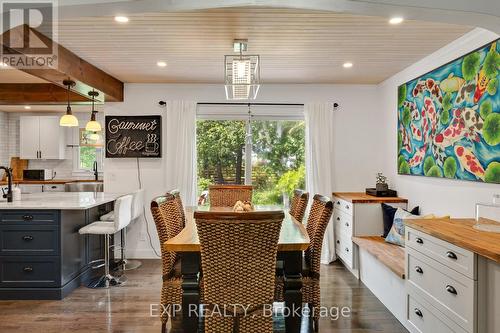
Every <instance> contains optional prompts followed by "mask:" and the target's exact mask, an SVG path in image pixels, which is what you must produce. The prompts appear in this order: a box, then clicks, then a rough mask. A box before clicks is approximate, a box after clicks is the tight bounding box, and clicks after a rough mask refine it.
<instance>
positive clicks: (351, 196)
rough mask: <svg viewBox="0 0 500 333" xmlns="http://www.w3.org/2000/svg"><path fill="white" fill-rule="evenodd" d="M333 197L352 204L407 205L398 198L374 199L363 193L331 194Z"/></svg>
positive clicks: (374, 197)
mask: <svg viewBox="0 0 500 333" xmlns="http://www.w3.org/2000/svg"><path fill="white" fill-rule="evenodd" d="M332 195H333V196H334V197H337V198H340V199H342V200H345V201H349V202H352V203H407V202H408V199H404V198H400V197H376V196H373V195H369V194H366V193H363V192H333V193H332Z"/></svg>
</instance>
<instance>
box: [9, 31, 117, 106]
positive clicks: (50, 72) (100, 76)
mask: <svg viewBox="0 0 500 333" xmlns="http://www.w3.org/2000/svg"><path fill="white" fill-rule="evenodd" d="M26 30H29V32H30V33H33V34H34V35H35V36H36V37H38V38H39V39H40V40H41V41H42V42H44V43H45V44H46V45H49V44H51V43H53V44H54V47H55V48H57V66H56V67H55V68H46V69H36V68H35V69H28V68H18V69H19V70H21V71H23V72H25V73H28V74H31V75H33V76H36V77H38V78H40V79H43V80H45V81H48V82H51V83H53V84H56V85H58V86H61V87H64V85H63V83H62V82H63V80H66V79H71V80H73V81H75V83H76V85H75V86H74V87H73V88H72V90H73V91H75V92H76V93H78V94H80V95H82V96H88V92H89V91H91V90H93V89H94V90H97V91H98V92H99V96H98V97H97V98H96V100H97V101H99V102H104V101H106V102H122V101H123V82H121V81H120V80H118V79H116V78H115V77H113V76H111V75H109V74H108V73H106V72H104V71H103V70H101V69H99V68H97V67H95V66H94V65H92V64H90V63H88V62H87V61H85V60H83V59H82V58H80V57H78V56H77V55H76V54H74V53H73V52H71V51H70V50H68V49H67V48H65V47H64V46H62V45H59V44H57V43H56V42H54V41H52V40H51V39H50V38H48V37H47V36H45V35H43V34H42V33H40V32H38V31H37V30H35V29H33V28H30V27H28V26H27V25H20V26H17V27H15V28H12V29H10V30H7V31H5V32H4V33H3V34H2V36H1V38H0V43H1V44H2V46H3V47H4V48H7V49H8V50H9V51H10V52H15V53H18V54H22V53H20V52H18V51H16V50H15V49H14V48H11V47H10V45H11V43H12V45H24V39H25V38H24V36H26V34H25V31H26ZM23 55H24V56H26V57H28V58H30V59H33V58H34V57H33V56H32V55H29V54H23ZM2 60H4V59H2ZM4 62H5V61H4ZM7 64H9V62H7ZM13 67H14V68H16V67H15V66H13Z"/></svg>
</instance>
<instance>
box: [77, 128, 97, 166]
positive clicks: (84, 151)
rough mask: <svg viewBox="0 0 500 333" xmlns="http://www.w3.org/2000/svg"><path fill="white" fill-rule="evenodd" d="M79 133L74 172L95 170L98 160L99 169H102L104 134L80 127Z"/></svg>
mask: <svg viewBox="0 0 500 333" xmlns="http://www.w3.org/2000/svg"><path fill="white" fill-rule="evenodd" d="M77 133H78V141H77V142H78V145H76V147H75V149H74V151H75V153H74V156H73V158H74V161H75V162H74V163H73V172H74V173H88V172H92V171H93V170H94V163H95V162H96V161H97V169H98V170H102V165H103V153H104V151H103V138H102V134H96V133H93V132H88V131H86V130H85V129H84V128H80V129H79V131H77Z"/></svg>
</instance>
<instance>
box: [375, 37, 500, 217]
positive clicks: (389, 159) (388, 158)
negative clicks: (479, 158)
mask: <svg viewBox="0 0 500 333" xmlns="http://www.w3.org/2000/svg"><path fill="white" fill-rule="evenodd" d="M498 37H499V36H498V35H496V34H494V33H492V32H489V31H487V30H483V29H475V30H473V31H471V32H470V33H468V34H466V35H464V36H463V37H461V38H459V39H457V40H456V41H454V42H453V43H451V44H449V45H447V46H445V47H443V48H442V49H440V50H438V51H436V52H435V53H433V54H431V55H429V56H428V57H426V58H424V59H422V60H421V61H419V62H417V63H415V64H413V65H412V66H410V67H408V68H406V69H405V70H403V71H401V72H399V73H398V74H396V75H394V76H392V77H391V78H389V79H388V80H386V81H384V82H383V83H381V84H380V85H379V87H378V89H379V93H378V96H379V99H380V105H379V108H380V109H379V110H377V111H375V112H377V113H379V114H380V116H381V118H382V120H383V122H384V123H385V124H386V131H384V133H383V136H382V137H380V139H379V140H383V141H384V142H385V145H384V147H385V150H384V152H383V155H384V158H383V160H384V161H385V163H386V164H385V167H384V171H386V172H387V174H388V176H389V180H390V182H391V185H392V187H394V188H395V189H397V190H398V192H399V195H400V196H403V197H406V198H408V199H409V200H410V205H420V207H421V209H422V212H423V213H425V214H427V213H436V214H451V215H452V216H454V217H472V216H474V204H475V203H476V202H481V201H486V202H489V201H491V200H492V195H493V194H495V193H500V185H497V184H484V183H478V182H467V181H459V180H448V179H435V178H425V177H417V176H404V175H398V174H397V170H396V164H397V163H396V159H397V113H396V112H397V111H396V110H397V107H396V105H397V87H398V86H399V85H401V84H402V83H405V82H407V81H410V80H412V79H414V78H416V77H418V76H420V75H422V74H425V73H426V72H428V71H430V70H432V69H435V68H437V67H439V66H441V65H443V64H445V63H447V62H449V61H451V60H454V59H456V58H458V57H460V56H462V55H464V54H466V53H468V52H470V51H472V50H474V49H476V48H478V47H480V46H482V45H485V44H487V43H489V42H491V41H493V40H495V39H496V38H498Z"/></svg>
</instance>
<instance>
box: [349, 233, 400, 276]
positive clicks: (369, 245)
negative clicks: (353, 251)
mask: <svg viewBox="0 0 500 333" xmlns="http://www.w3.org/2000/svg"><path fill="white" fill-rule="evenodd" d="M352 241H353V242H354V243H355V244H356V245H358V246H359V248H360V249H363V250H365V251H367V252H368V253H370V254H371V255H373V256H374V257H375V258H377V259H378V260H379V261H380V262H381V263H382V264H384V265H385V266H387V267H388V268H389V269H390V270H391V271H393V272H394V273H395V274H397V275H398V276H399V277H400V278H401V279H404V278H405V250H404V248H402V247H400V246H397V245H393V244H389V243H387V242H386V241H385V240H384V238H382V237H380V236H361V237H352Z"/></svg>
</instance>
